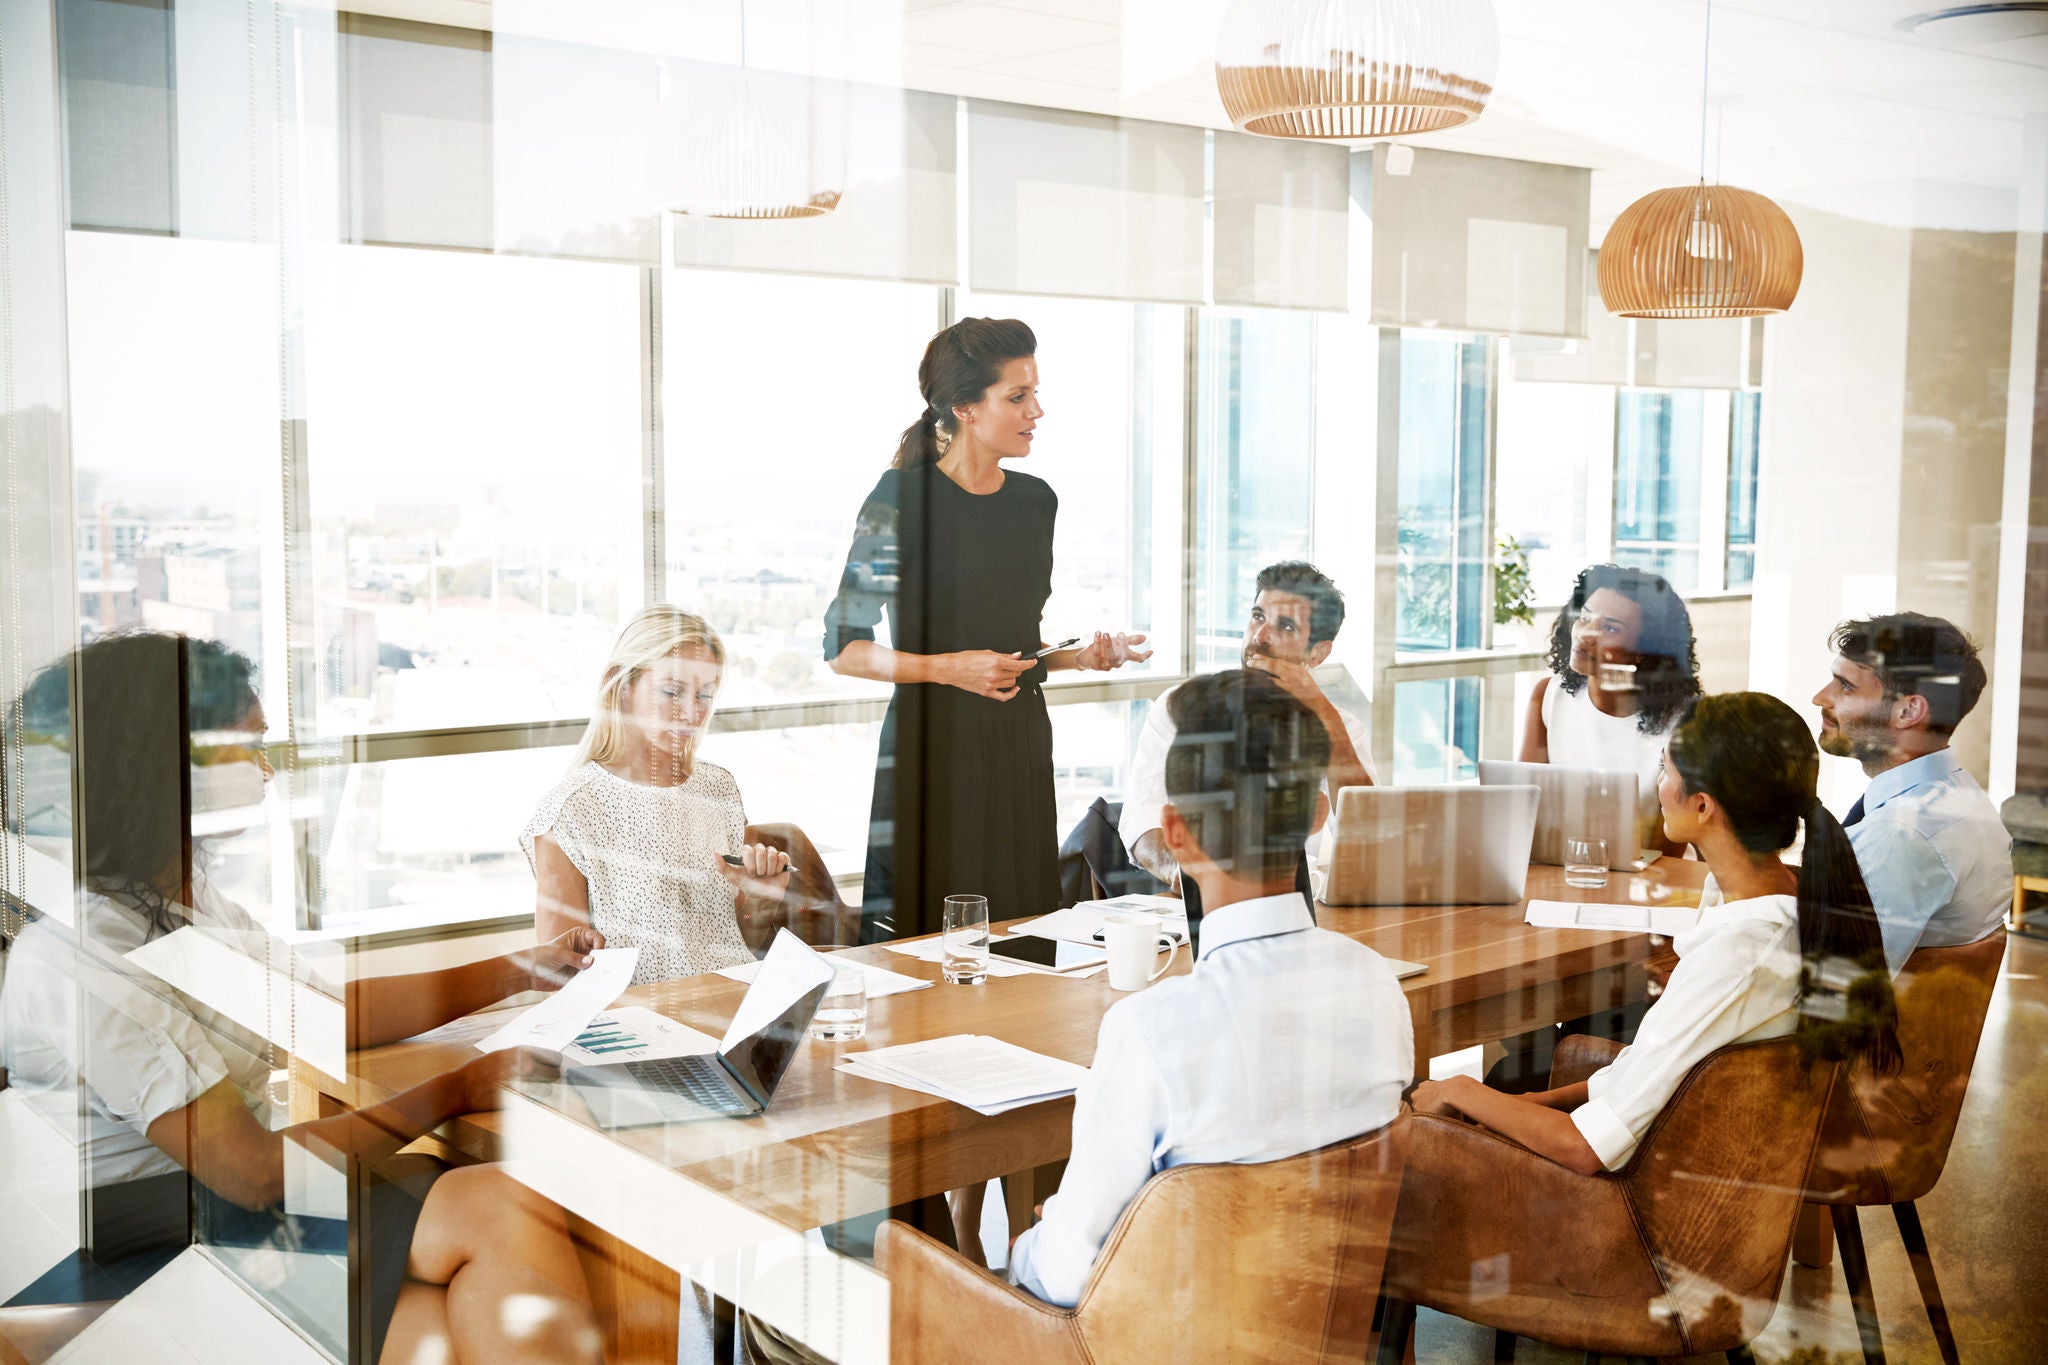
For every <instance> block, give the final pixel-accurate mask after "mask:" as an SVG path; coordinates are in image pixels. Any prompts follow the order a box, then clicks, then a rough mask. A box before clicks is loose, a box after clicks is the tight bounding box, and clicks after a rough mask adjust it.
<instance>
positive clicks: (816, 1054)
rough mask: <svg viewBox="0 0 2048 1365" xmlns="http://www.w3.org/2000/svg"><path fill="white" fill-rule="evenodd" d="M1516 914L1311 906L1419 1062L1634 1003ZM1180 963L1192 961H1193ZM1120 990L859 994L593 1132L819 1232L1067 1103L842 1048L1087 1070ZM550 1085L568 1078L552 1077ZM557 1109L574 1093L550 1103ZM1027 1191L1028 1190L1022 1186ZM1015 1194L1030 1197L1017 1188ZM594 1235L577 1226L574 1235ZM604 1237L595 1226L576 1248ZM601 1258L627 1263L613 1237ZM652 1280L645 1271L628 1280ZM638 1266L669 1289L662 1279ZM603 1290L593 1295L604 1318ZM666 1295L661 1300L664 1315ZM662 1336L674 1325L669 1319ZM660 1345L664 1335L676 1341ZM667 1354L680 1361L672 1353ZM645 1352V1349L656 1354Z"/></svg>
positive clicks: (1052, 980) (430, 1067)
mask: <svg viewBox="0 0 2048 1365" xmlns="http://www.w3.org/2000/svg"><path fill="white" fill-rule="evenodd" d="M1704 880H1705V867H1704V865H1703V864H1700V863H1697V862H1684V861H1675V860H1671V859H1665V860H1662V861H1660V862H1658V863H1655V864H1653V865H1652V866H1651V867H1650V868H1649V869H1647V870H1646V871H1645V872H1642V873H1635V874H1627V873H1619V872H1616V873H1612V874H1610V876H1609V879H1608V884H1607V886H1606V887H1605V888H1603V889H1599V890H1584V889H1580V888H1567V887H1566V886H1565V884H1564V874H1563V869H1561V868H1557V867H1551V866H1548V865H1543V864H1537V865H1534V866H1532V867H1531V868H1530V871H1529V879H1528V883H1527V887H1526V890H1527V892H1528V894H1529V895H1530V896H1531V897H1532V898H1537V899H1545V900H1575V901H1599V902H1608V903H1628V902H1631V901H1635V902H1639V903H1640V902H1645V901H1656V902H1660V903H1666V904H1669V903H1679V904H1686V903H1697V900H1698V897H1699V892H1700V888H1701V885H1702V883H1703V882H1704ZM1525 909H1526V905H1525V903H1520V902H1518V903H1516V904H1513V905H1476V906H1475V905H1466V906H1435V905H1432V906H1406V907H1385V906H1382V907H1373V908H1362V907H1339V906H1325V905H1318V906H1317V907H1316V918H1317V922H1318V923H1319V924H1320V925H1322V926H1323V927H1325V928H1328V929H1332V930H1335V931H1336V932H1338V933H1341V934H1344V935H1346V936H1348V937H1350V938H1354V939H1357V940H1358V941H1360V942H1362V943H1365V944H1368V945H1369V946H1371V947H1372V948H1374V949H1375V950H1377V951H1378V952H1379V953H1381V954H1382V955H1383V956H1385V957H1389V958H1400V959H1405V960H1408V961H1411V962H1420V963H1422V964H1424V965H1425V966H1426V967H1427V968H1428V970H1427V971H1426V972H1424V973H1422V974H1421V975H1419V976H1414V977H1411V978H1409V979H1408V980H1406V981H1404V982H1402V983H1401V984H1402V988H1403V990H1404V992H1405V993H1406V995H1407V997H1408V1004H1409V1009H1410V1011H1411V1013H1412V1016H1413V1019H1414V1024H1415V1056H1416V1068H1417V1071H1418V1072H1422V1073H1425V1074H1426V1069H1427V1061H1426V1059H1427V1058H1429V1057H1432V1056H1439V1055H1442V1054H1444V1053H1447V1052H1454V1051H1457V1050H1459V1049H1463V1048H1469V1047H1474V1046H1477V1045H1479V1044H1482V1043H1486V1042H1489V1041H1492V1040H1495V1039H1499V1038H1504V1037H1508V1036H1511V1035H1514V1034H1517V1033H1521V1032H1525V1031H1527V1030H1530V1029H1534V1028H1539V1027H1542V1026H1544V1025H1546V1024H1550V1023H1554V1022H1556V1021H1557V1020H1560V1019H1573V1018H1578V1017H1581V1016H1583V1015H1587V1014H1590V1013H1592V1012H1594V1011H1595V1010H1598V1009H1602V1008H1608V1007H1612V1006H1617V1005H1621V1004H1625V1003H1628V1002H1631V1001H1634V1000H1640V999H1642V998H1643V997H1644V993H1645V990H1646V984H1647V977H1646V973H1645V963H1646V961H1647V960H1648V958H1649V954H1650V940H1649V939H1648V938H1647V937H1645V936H1644V935H1641V934H1630V933H1608V932H1600V931H1590V930H1582V929H1539V928H1534V927H1531V926H1529V925H1526V924H1524V923H1523V913H1524V911H1525ZM848 951H851V952H853V953H854V954H855V955H856V956H857V957H859V958H861V959H863V960H866V961H870V962H874V963H877V964H878V965H881V966H885V967H887V968H889V969H890V970H892V971H896V972H900V973H902V974H904V975H909V976H923V977H926V978H928V979H932V980H937V979H938V973H939V968H938V966H937V964H935V963H925V962H920V961H917V960H915V959H913V958H910V957H906V956H904V955H903V954H900V953H892V952H890V951H888V950H887V949H884V948H880V947H867V948H859V949H851V950H848ZM1180 958H1181V960H1180V961H1179V962H1177V963H1176V964H1175V966H1174V969H1173V970H1174V971H1175V972H1185V971H1186V970H1188V959H1187V954H1186V953H1185V952H1183V953H1182V954H1181V955H1180ZM744 990H745V988H744V987H743V986H741V985H740V984H738V983H737V982H733V981H730V980H727V979H726V978H724V977H720V976H715V975H714V976H700V977H692V978H689V979H686V980H682V981H671V982H661V983H656V984H651V985H645V986H637V987H634V988H633V989H632V990H630V991H628V992H627V993H626V994H625V995H624V996H623V997H621V999H620V1001H619V1002H618V1003H619V1004H621V1005H628V1004H637V1005H644V1006H647V1007H649V1008H652V1009H654V1010H656V1011H658V1012H660V1013H662V1014H665V1015H668V1016H670V1017H672V1018H675V1019H678V1020H680V1021H681V1022H683V1023H685V1024H688V1025H690V1026H691V1027H693V1028H696V1029H698V1030H701V1031H702V1032H705V1033H708V1034H710V1035H712V1036H713V1037H716V1036H718V1035H719V1034H721V1033H723V1032H724V1030H725V1025H726V1023H727V1021H728V1020H729V1019H730V1018H731V1016H732V1013H733V1011H734V1009H735V1008H736V1006H737V1005H738V1003H739V999H740V996H741V995H742V994H743V993H744ZM1119 998H1120V996H1119V995H1118V993H1117V992H1114V991H1112V990H1111V989H1110V988H1109V982H1108V977H1107V973H1099V974H1097V975H1095V976H1093V977H1086V978H1081V979H1067V978H1061V977H1055V976H1051V975H1047V974H1042V973H1032V974H1030V975H1026V976H1016V977H993V978H990V980H989V981H987V982H986V983H984V984H983V985H980V986H974V987H956V986H948V985H946V984H944V983H943V982H940V984H939V985H938V986H937V987H935V988H934V989H931V990H920V991H910V992H906V993H903V994H900V995H894V996H888V997H884V998H882V999H879V1000H875V1001H872V1002H870V1004H869V1010H868V1032H867V1037H866V1038H865V1039H864V1040H862V1041H860V1042H856V1043H851V1044H838V1045H834V1044H825V1043H810V1044H807V1045H806V1047H805V1048H804V1050H803V1052H802V1053H801V1054H800V1055H799V1056H798V1058H797V1059H796V1061H795V1062H794V1063H792V1065H791V1067H790V1070H789V1072H788V1074H787V1075H786V1076H785V1077H784V1079H783V1082H782V1085H781V1088H780V1089H779V1090H778V1091H777V1092H776V1095H775V1101H774V1104H773V1106H772V1107H771V1109H770V1111H769V1113H767V1114H766V1115H763V1116H761V1117H760V1118H758V1119H750V1120H745V1121H741V1122H733V1123H698V1124H681V1125H670V1126H667V1127H660V1128H646V1129H637V1130H632V1131H626V1132H621V1133H617V1134H612V1135H607V1136H605V1137H604V1139H603V1140H604V1141H606V1142H609V1143H613V1144H616V1145H617V1147H618V1148H622V1149H625V1150H624V1151H622V1152H619V1153H618V1155H619V1157H620V1158H621V1159H622V1160H629V1161H630V1160H631V1159H632V1158H630V1157H627V1156H626V1153H627V1152H631V1153H637V1154H638V1155H639V1157H641V1158H645V1159H647V1160H651V1161H652V1162H655V1163H658V1164H659V1165H660V1166H662V1167H665V1168H667V1169H668V1170H669V1171H672V1172H674V1173H675V1174H676V1175H678V1176H681V1177H683V1178H685V1179H687V1180H688V1181H689V1182H692V1183H693V1184H695V1185H697V1186H700V1187H702V1188H703V1189H706V1190H709V1191H713V1192H715V1193H718V1194H721V1195H724V1196H726V1197H727V1198H729V1199H731V1200H732V1201H734V1202H735V1203H737V1204H740V1205H743V1206H745V1207H747V1208H749V1209H751V1210H753V1211H755V1212H756V1213H759V1214H761V1215H764V1216H765V1217H766V1218H768V1219H771V1220H773V1221H774V1222H775V1223H776V1224H779V1225H780V1226H781V1227H783V1228H786V1229H788V1230H790V1231H791V1232H802V1231H803V1230H806V1229H810V1228H817V1227H823V1226H826V1225H828V1224H832V1223H836V1222H840V1221H842V1220H845V1219H848V1218H853V1217H856V1216H859V1215H861V1214H867V1213H874V1212H876V1211H878V1210H881V1209H886V1208H890V1207H893V1206H897V1205H902V1204H907V1203H910V1202H913V1201H915V1200H917V1199H921V1198H925V1197H928V1196H931V1195H936V1194H942V1193H944V1192H946V1191H949V1190H955V1189H960V1188H963V1187H966V1186H968V1185H974V1184H979V1183H981V1182H983V1181H986V1180H989V1179H993V1178H996V1177H999V1176H1006V1175H1012V1174H1013V1173H1016V1172H1022V1171H1030V1170H1033V1169H1035V1168H1039V1167H1043V1166H1046V1165H1048V1164H1050V1163H1054V1162H1058V1161H1061V1160H1063V1159H1064V1158H1065V1157H1066V1155H1067V1151H1068V1141H1069V1137H1070V1128H1071V1121H1072V1117H1073V1101H1072V1100H1071V1099H1066V1100H1058V1101H1053V1102H1048V1103H1045V1104H1036V1105H1030V1106H1027V1107H1025V1108H1022V1109H1016V1110H1012V1111H1010V1112H1008V1113H1005V1114H1001V1115H997V1116H995V1117H983V1116H981V1115H979V1114H976V1113H975V1112H973V1111H972V1110H969V1109H966V1108H963V1107H961V1106H960V1105H957V1104H953V1103H950V1102H948V1101H946V1100H941V1099H938V1098H935V1097H933V1096H929V1095H923V1094H919V1093H917V1092H915V1091H911V1090H905V1089H902V1088H899V1087H896V1086H891V1085H885V1084H882V1083H880V1082H876V1081H871V1080H865V1079H861V1078H858V1077H854V1076H849V1075H847V1074H845V1073H844V1072H840V1071H838V1070H835V1069H834V1064H835V1063H836V1061H837V1060H838V1058H839V1057H840V1056H841V1055H843V1054H844V1053H845V1052H847V1051H853V1050H860V1049H863V1048H870V1047H884V1046H887V1045H889V1044H892V1043H904V1042H912V1041H916V1040H920V1039H926V1038H935V1037H942V1036H945V1035H948V1034H955V1033H980V1034H986V1035H989V1036H992V1037H996V1038H1001V1039H1004V1040H1006V1041H1008V1042H1012V1043H1015V1044H1018V1045H1019V1046H1022V1047H1027V1048H1031V1049H1032V1050H1034V1051H1037V1052H1042V1053H1045V1054H1047V1055H1050V1056H1055V1057H1061V1058H1064V1059H1066V1060H1068V1061H1072V1062H1077V1063H1080V1064H1081V1065H1084V1066H1085V1065H1089V1064H1091V1063H1092V1061H1093V1059H1094V1054H1095V1037H1096V1031H1097V1027H1098V1025H1099V1024H1100V1022H1101V1019H1102V1015H1103V1013H1104V1012H1105V1011H1106V1010H1107V1009H1108V1008H1109V1006H1110V1005H1111V1004H1113V1003H1114V1002H1115V1001H1116V1000H1117V999H1119ZM503 1017H504V1016H502V1015H501V1014H500V1015H495V1016H494V1015H480V1016H475V1017H473V1018H471V1019H467V1020H458V1021H457V1022H455V1023H453V1024H450V1025H448V1026H446V1027H445V1028H442V1029H438V1030H436V1031H435V1032H433V1033H431V1034H426V1035H422V1036H421V1037H420V1038H416V1039H410V1040H407V1041H405V1042H401V1043H394V1044H390V1045H387V1046H384V1047H380V1048H374V1049H368V1050H365V1051H363V1052H362V1053H359V1054H357V1055H355V1056H354V1057H353V1058H352V1059H351V1061H352V1067H351V1069H352V1072H353V1074H352V1075H350V1076H348V1077H334V1076H328V1075H325V1074H323V1073H322V1072H320V1071H318V1070H316V1069H315V1068H313V1067H311V1066H310V1065H308V1064H306V1063H304V1062H301V1061H299V1060H298V1059H296V1058H294V1059H293V1062H292V1084H293V1087H294V1099H295V1110H297V1113H296V1114H295V1116H297V1117H306V1116H310V1114H311V1112H320V1113H332V1112H336V1111H337V1110H339V1109H341V1108H344V1107H346V1108H360V1107H363V1106H366V1105H371V1104H376V1103H379V1102H381V1101H383V1100H385V1099H388V1098H390V1097H391V1096H392V1095H394V1094H396V1093H398V1092H400V1091H403V1090H405V1089H408V1088H409V1087H411V1086H414V1085H417V1084H419V1083H420V1082H422V1081H425V1080H427V1079H429V1078H430V1077H432V1076H434V1075H437V1074H440V1073H442V1072H445V1071H448V1070H450V1069H452V1068H454V1067H456V1066H458V1065H460V1064H461V1063H462V1062H464V1061H466V1060H468V1059H469V1058H471V1057H473V1056H475V1055H476V1054H475V1052H474V1051H473V1046H472V1045H473V1044H474V1042H475V1040H476V1039H478V1038H481V1037H483V1036H484V1035H485V1034H486V1033H489V1032H490V1031H491V1030H492V1029H493V1028H495V1027H496V1025H497V1023H498V1022H501V1020H502V1018H503ZM552 1089H555V1090H557V1091H561V1090H566V1087H553V1088H552ZM560 1107H561V1108H562V1109H563V1111H564V1112H580V1101H577V1100H574V1099H563V1100H561V1101H560ZM504 1123H505V1115H504V1114H503V1113H501V1112H492V1113H483V1114H471V1115H467V1116H465V1117H462V1118H458V1119H455V1120H453V1121H451V1122H450V1123H449V1124H447V1125H445V1126H444V1127H443V1128H442V1129H441V1130H440V1131H439V1134H438V1136H439V1137H440V1138H441V1139H442V1140H443V1141H444V1142H445V1143H446V1144H448V1145H449V1146H450V1147H452V1148H453V1149H455V1151H456V1152H458V1153H460V1154H462V1155H464V1156H467V1157H470V1158H474V1159H477V1160H494V1159H497V1158H498V1156H499V1155H500V1150H501V1141H500V1137H501V1133H502V1131H503V1126H504ZM1020 1183H1021V1182H1020ZM1019 1202H1021V1203H1022V1204H1023V1206H1024V1207H1026V1208H1028V1194H1027V1196H1026V1198H1025V1199H1024V1200H1022V1201H1019V1200H1013V1203H1019ZM586 1232H588V1230H584V1229H579V1235H582V1234H584V1233H586ZM592 1237H595V1238H596V1239H597V1240H599V1241H603V1240H605V1239H604V1235H603V1234H601V1233H596V1232H588V1236H586V1241H588V1240H590V1238H592ZM606 1252H607V1254H609V1255H613V1256H614V1257H616V1256H618V1255H620V1254H622V1253H623V1254H624V1255H626V1256H627V1257H628V1258H629V1259H630V1258H631V1250H630V1248H625V1247H621V1246H619V1245H617V1244H616V1243H614V1244H613V1245H611V1246H609V1247H607V1248H606ZM636 1273H638V1274H639V1277H640V1278H642V1279H647V1278H650V1271H649V1267H648V1266H644V1265H643V1266H641V1267H639V1268H638V1271H637V1272H636ZM651 1277H652V1278H654V1279H656V1280H657V1281H659V1280H662V1279H665V1280H666V1281H667V1283H668V1284H670V1285H673V1284H675V1283H676V1282H675V1280H674V1276H673V1272H666V1273H663V1272H661V1271H660V1270H659V1269H658V1268H655V1269H654V1270H653V1271H652V1272H651ZM608 1297H609V1295H608V1294H607V1292H606V1291H605V1289H604V1288H603V1287H600V1289H599V1299H600V1307H601V1309H602V1308H603V1307H605V1303H604V1300H606V1299H607V1298H608ZM674 1304H675V1300H674V1298H673V1296H672V1295H671V1297H670V1298H669V1300H668V1309H669V1315H670V1318H671V1320H672V1319H673V1310H674ZM671 1330H672V1328H671ZM671 1340H672V1338H671ZM668 1349H669V1350H670V1352H671V1354H670V1355H669V1359H673V1358H674V1356H673V1347H672V1346H670V1347H669V1348H668ZM659 1350H660V1347H659V1346H658V1345H657V1346H656V1347H655V1349H654V1351H653V1353H654V1354H659Z"/></svg>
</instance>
